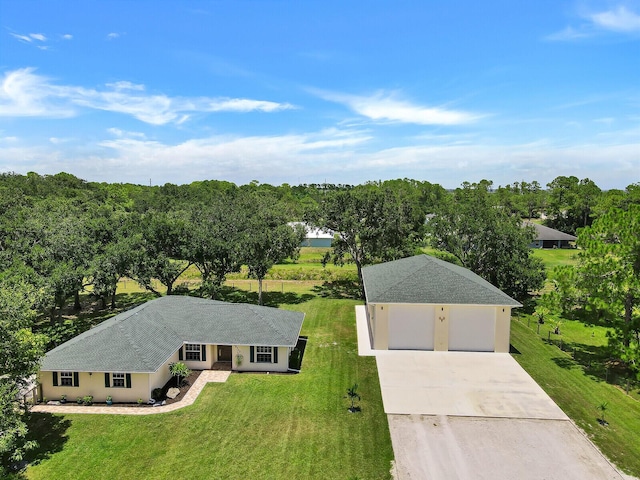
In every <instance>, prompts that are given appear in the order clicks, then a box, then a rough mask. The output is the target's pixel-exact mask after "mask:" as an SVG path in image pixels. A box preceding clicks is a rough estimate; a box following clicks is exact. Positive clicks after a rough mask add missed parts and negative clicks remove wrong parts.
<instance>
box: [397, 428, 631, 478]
mask: <svg viewBox="0 0 640 480" xmlns="http://www.w3.org/2000/svg"><path fill="white" fill-rule="evenodd" d="M388 419H389V430H390V432H391V440H392V443H393V450H394V454H395V460H396V462H395V472H394V473H395V478H396V480H413V479H415V480H418V479H419V480H422V479H432V478H433V479H462V478H473V479H480V480H482V479H492V480H494V479H509V480H511V479H525V480H526V479H536V480H538V479H542V478H544V479H546V480H553V479H558V480H573V479H575V480H606V479H612V480H613V479H615V480H620V479H623V478H625V477H624V476H623V475H622V474H620V473H619V472H618V471H617V470H616V469H615V468H614V467H613V466H612V465H611V464H610V463H609V462H608V461H607V460H606V458H604V457H603V456H602V454H601V453H600V452H599V451H598V449H597V448H595V447H594V446H593V444H592V443H591V442H590V441H589V440H588V439H587V438H585V437H584V435H583V434H582V433H581V432H580V431H579V430H578V428H576V427H575V426H574V425H573V423H571V422H570V421H568V420H539V419H513V418H481V417H447V416H424V415H389V416H388Z"/></svg>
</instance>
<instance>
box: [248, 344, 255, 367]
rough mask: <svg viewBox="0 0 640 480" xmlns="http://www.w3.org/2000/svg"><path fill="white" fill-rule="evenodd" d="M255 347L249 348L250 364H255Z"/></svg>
mask: <svg viewBox="0 0 640 480" xmlns="http://www.w3.org/2000/svg"><path fill="white" fill-rule="evenodd" d="M253 350H254V348H253V346H251V347H249V362H251V363H253Z"/></svg>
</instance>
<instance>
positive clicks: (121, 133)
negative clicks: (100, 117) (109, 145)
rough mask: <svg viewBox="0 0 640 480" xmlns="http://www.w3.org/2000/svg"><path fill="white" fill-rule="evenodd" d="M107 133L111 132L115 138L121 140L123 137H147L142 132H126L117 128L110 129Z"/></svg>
mask: <svg viewBox="0 0 640 480" xmlns="http://www.w3.org/2000/svg"><path fill="white" fill-rule="evenodd" d="M107 132H109V133H110V134H111V135H113V136H114V137H119V138H122V137H137V138H144V137H145V134H144V133H141V132H127V131H124V130H121V129H119V128H115V127H112V128H108V129H107Z"/></svg>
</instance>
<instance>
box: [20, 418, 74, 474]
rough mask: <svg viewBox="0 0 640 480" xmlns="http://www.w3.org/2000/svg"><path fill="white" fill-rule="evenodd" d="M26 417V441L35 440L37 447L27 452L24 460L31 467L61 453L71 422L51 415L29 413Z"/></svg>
mask: <svg viewBox="0 0 640 480" xmlns="http://www.w3.org/2000/svg"><path fill="white" fill-rule="evenodd" d="M27 415H28V417H27V425H28V427H29V432H28V433H27V437H26V439H27V440H35V441H36V442H38V446H37V447H36V448H34V449H33V450H31V451H29V452H27V454H26V455H25V460H26V461H27V462H28V463H29V464H31V465H37V464H38V463H40V462H42V461H43V460H46V459H48V458H49V457H51V455H53V454H54V453H58V452H60V451H62V448H63V446H64V444H65V443H66V442H67V435H66V433H67V430H68V428H69V427H70V426H71V420H68V419H66V418H65V417H62V416H59V415H53V414H51V413H33V412H30V413H28V414H27ZM17 478H20V477H17Z"/></svg>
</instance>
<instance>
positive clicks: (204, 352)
mask: <svg viewBox="0 0 640 480" xmlns="http://www.w3.org/2000/svg"><path fill="white" fill-rule="evenodd" d="M200 351H201V352H202V355H201V357H200V360H202V361H203V362H206V361H207V346H206V345H201V346H200Z"/></svg>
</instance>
